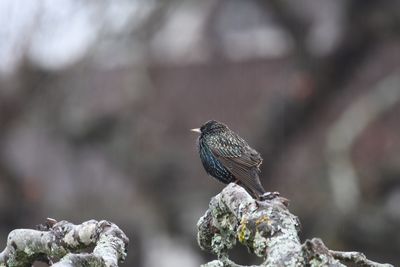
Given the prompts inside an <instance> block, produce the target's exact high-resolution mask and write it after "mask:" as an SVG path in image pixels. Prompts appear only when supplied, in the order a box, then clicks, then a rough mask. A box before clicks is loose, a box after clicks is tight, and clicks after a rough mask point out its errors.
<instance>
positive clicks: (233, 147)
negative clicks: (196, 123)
mask: <svg viewBox="0 0 400 267" xmlns="http://www.w3.org/2000/svg"><path fill="white" fill-rule="evenodd" d="M191 131H193V132H197V133H199V134H200V135H199V137H198V139H197V146H198V151H199V154H200V159H201V162H202V164H203V167H204V169H205V171H206V172H207V174H208V175H210V176H212V177H214V178H216V179H217V180H218V181H220V182H222V183H224V184H229V183H232V182H233V183H237V184H239V185H240V186H242V187H243V188H244V189H246V191H247V192H249V193H250V195H251V196H252V197H253V198H256V199H259V200H260V199H262V198H263V196H264V195H265V194H267V192H266V191H265V189H264V187H263V186H262V184H261V182H260V177H259V175H260V166H261V164H262V161H263V159H262V157H261V155H260V153H258V152H257V151H256V150H255V149H253V148H251V147H250V146H249V144H248V143H247V142H246V141H245V140H244V139H243V138H241V137H240V136H239V135H237V134H236V133H235V132H233V131H232V130H231V129H229V128H228V126H226V125H225V124H223V123H221V122H218V121H216V120H210V121H207V122H206V123H204V124H203V125H202V126H201V127H200V128H195V129H191Z"/></svg>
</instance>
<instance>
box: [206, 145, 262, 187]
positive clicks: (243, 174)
mask: <svg viewBox="0 0 400 267" xmlns="http://www.w3.org/2000/svg"><path fill="white" fill-rule="evenodd" d="M211 151H212V152H213V154H214V155H215V156H216V158H217V159H218V160H219V161H220V162H221V163H222V165H224V167H225V168H227V169H228V170H229V171H230V172H231V173H232V175H233V176H235V178H236V179H238V180H239V181H240V182H241V183H243V185H244V186H245V187H247V188H249V189H250V190H252V191H253V192H257V193H258V194H263V193H264V192H265V190H264V188H263V187H262V185H261V183H260V179H259V172H260V170H259V166H260V165H261V163H262V158H261V156H260V154H259V153H258V152H257V151H255V150H254V149H252V148H250V147H249V146H248V145H247V144H246V143H245V144H240V143H235V142H234V143H232V142H222V143H221V146H219V147H218V148H213V149H212V150H211Z"/></svg>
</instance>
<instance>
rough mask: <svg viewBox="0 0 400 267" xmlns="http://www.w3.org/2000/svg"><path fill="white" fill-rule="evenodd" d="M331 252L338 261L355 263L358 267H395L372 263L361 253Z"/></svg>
mask: <svg viewBox="0 0 400 267" xmlns="http://www.w3.org/2000/svg"><path fill="white" fill-rule="evenodd" d="M329 252H330V253H331V254H332V256H333V257H334V258H335V259H338V260H340V261H344V262H353V263H355V264H357V266H362V267H393V265H391V264H387V263H377V262H374V261H371V260H369V259H367V257H365V255H364V254H363V253H361V252H356V251H350V252H346V251H334V250H329Z"/></svg>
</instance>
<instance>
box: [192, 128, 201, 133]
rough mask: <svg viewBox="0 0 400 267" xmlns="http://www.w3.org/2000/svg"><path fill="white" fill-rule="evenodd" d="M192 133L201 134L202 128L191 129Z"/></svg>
mask: <svg viewBox="0 0 400 267" xmlns="http://www.w3.org/2000/svg"><path fill="white" fill-rule="evenodd" d="M190 131H192V132H195V133H201V131H200V128H194V129H190Z"/></svg>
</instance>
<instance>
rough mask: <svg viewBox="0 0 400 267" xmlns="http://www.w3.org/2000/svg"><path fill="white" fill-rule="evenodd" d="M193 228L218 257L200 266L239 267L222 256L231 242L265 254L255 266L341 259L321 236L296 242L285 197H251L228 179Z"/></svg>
mask: <svg viewBox="0 0 400 267" xmlns="http://www.w3.org/2000/svg"><path fill="white" fill-rule="evenodd" d="M197 227H198V234H197V240H198V243H199V246H200V247H201V248H202V249H203V250H206V251H209V252H211V253H213V254H215V255H217V257H218V260H214V261H211V262H209V263H207V264H205V265H203V266H204V267H216V266H224V267H226V266H229V267H242V266H241V265H239V264H236V263H234V262H233V261H231V260H230V259H229V257H228V251H229V250H230V249H231V248H233V246H234V245H235V244H236V242H237V241H238V242H240V243H241V244H243V245H245V246H246V247H247V248H248V250H249V251H250V252H251V253H254V254H255V255H257V256H258V257H263V258H264V259H265V260H264V262H263V263H262V264H261V265H259V266H260V267H272V266H345V265H344V264H343V263H341V261H343V260H344V259H343V257H338V254H335V253H332V251H330V250H329V249H328V248H327V247H326V246H325V245H324V243H323V242H322V240H320V239H318V238H314V239H312V240H306V241H305V242H304V243H303V244H301V242H300V239H299V236H298V231H299V221H298V219H297V217H296V216H294V215H293V214H291V213H290V212H289V210H288V209H287V200H286V199H285V198H282V197H279V196H273V197H271V198H270V199H267V200H264V201H257V200H254V199H253V198H252V197H251V196H250V195H249V194H248V193H247V192H246V190H244V189H243V188H242V187H240V186H238V185H236V184H229V185H228V186H227V187H225V189H224V190H223V191H222V192H221V193H220V194H218V195H217V196H215V197H213V198H212V199H211V202H210V206H209V209H208V210H207V212H206V213H205V214H204V216H203V217H201V218H200V220H199V222H198V223H197ZM352 262H354V263H356V264H358V263H359V261H356V260H353V261H352ZM365 263H368V261H363V264H364V265H360V266H379V265H365ZM381 266H392V265H381ZM253 267H256V266H253Z"/></svg>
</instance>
